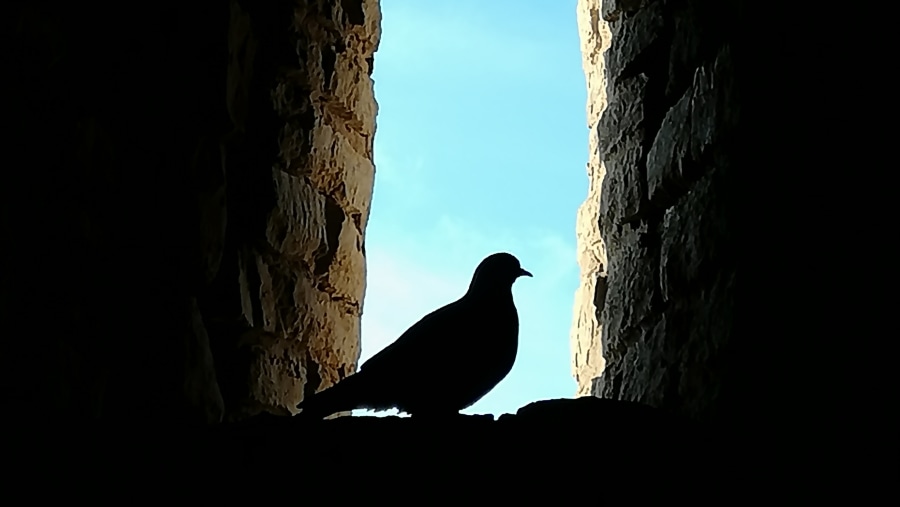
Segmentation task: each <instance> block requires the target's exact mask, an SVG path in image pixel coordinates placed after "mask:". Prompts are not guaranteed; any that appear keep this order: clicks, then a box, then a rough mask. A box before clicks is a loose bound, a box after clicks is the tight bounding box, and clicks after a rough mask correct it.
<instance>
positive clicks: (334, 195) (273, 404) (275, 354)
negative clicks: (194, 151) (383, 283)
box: [225, 0, 381, 412]
mask: <svg viewBox="0 0 900 507" xmlns="http://www.w3.org/2000/svg"><path fill="white" fill-rule="evenodd" d="M242 5H243V4H242V2H237V1H232V3H231V24H230V30H231V32H230V36H229V50H230V60H229V75H228V100H229V113H230V116H231V119H232V121H233V123H234V130H233V132H232V133H231V134H230V135H229V137H228V141H227V147H226V150H225V156H226V164H230V163H233V164H234V166H235V169H236V172H239V173H240V174H241V177H242V178H243V180H242V181H241V182H240V183H238V184H239V185H240V186H241V187H245V186H246V187H248V188H258V189H259V190H260V191H259V193H257V194H256V195H255V198H254V200H253V201H252V202H251V201H250V200H248V201H247V202H248V204H252V206H254V207H256V208H257V209H256V210H253V211H250V210H248V212H247V213H246V215H243V216H242V217H241V218H242V220H244V224H242V225H244V227H240V226H239V227H240V230H241V232H243V233H245V234H243V235H242V236H241V237H236V241H238V242H239V243H240V244H239V246H238V247H237V248H236V251H235V254H236V255H235V258H234V261H235V263H234V270H233V271H232V273H231V276H229V277H228V278H227V280H228V282H226V283H230V284H231V286H230V287H229V289H228V290H227V291H226V293H233V294H240V317H239V318H238V320H239V321H240V324H241V325H244V326H247V327H249V328H250V331H248V332H247V333H246V334H244V335H243V336H242V339H241V340H240V344H239V347H240V348H239V350H237V351H234V352H235V357H237V358H239V359H238V360H237V361H236V364H237V368H236V370H235V374H238V372H239V371H242V370H244V369H245V368H247V367H248V366H249V376H250V378H249V384H247V385H248V387H249V392H248V393H244V392H242V393H240V395H237V396H236V399H248V400H249V401H250V403H249V404H248V405H247V406H246V408H247V409H248V410H249V411H250V412H255V411H257V410H259V409H267V410H270V411H281V412H284V411H285V410H287V411H289V412H294V411H295V410H294V407H296V405H297V404H298V403H299V402H300V401H301V400H302V399H303V396H304V394H309V393H312V392H315V391H316V390H318V389H320V388H325V387H327V386H329V385H331V384H333V383H334V382H336V381H337V380H338V379H340V378H343V377H344V376H346V375H348V374H351V373H353V372H355V371H356V366H357V360H358V359H359V353H360V316H361V311H362V301H363V296H364V292H365V257H364V248H363V243H364V237H365V228H366V223H367V221H368V218H369V205H370V203H371V198H372V189H373V185H374V177H375V168H374V165H373V162H372V160H373V158H372V148H373V139H374V134H375V115H376V111H377V105H376V103H375V98H374V92H373V87H372V79H371V77H370V76H371V73H372V65H373V55H374V52H375V50H376V48H377V46H378V40H379V35H380V25H381V16H380V10H379V5H378V2H377V1H376V0H369V1H362V0H355V1H343V2H326V1H317V2H308V3H307V4H305V5H304V4H302V3H301V4H296V5H295V6H293V7H292V9H293V12H291V10H290V9H288V8H283V9H280V10H279V9H271V10H265V9H266V8H260V7H256V6H252V5H251V4H247V5H246V7H242ZM281 25H284V26H285V28H284V29H282V30H280V31H279V30H278V27H279V26H281ZM261 76H262V77H263V80H262V81H260V77H261ZM276 140H277V156H275V157H274V162H269V161H268V160H267V161H262V160H260V159H259V154H260V153H266V150H267V149H269V147H275V145H274V144H273V141H276ZM273 155H274V153H273ZM261 162H262V163H261ZM254 213H256V215H255V216H254ZM251 219H252V220H256V222H255V223H252V224H247V223H246V222H247V221H249V220H251ZM242 385H243V384H241V385H239V386H238V387H241V386H242Z"/></svg>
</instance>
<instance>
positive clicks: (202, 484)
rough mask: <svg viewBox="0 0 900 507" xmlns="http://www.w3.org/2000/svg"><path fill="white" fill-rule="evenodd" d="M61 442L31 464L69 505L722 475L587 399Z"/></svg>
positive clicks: (577, 489)
mask: <svg viewBox="0 0 900 507" xmlns="http://www.w3.org/2000/svg"><path fill="white" fill-rule="evenodd" d="M61 436H62V435H59V434H58V435H57V437H61ZM65 440H68V443H69V444H72V443H74V444H75V445H65V446H63V448H62V449H64V451H63V452H62V453H56V452H55V451H54V452H53V453H51V456H45V459H44V461H43V462H42V465H44V466H46V465H48V464H53V467H52V468H54V469H55V470H54V472H56V473H59V474H60V475H59V477H60V478H61V479H62V480H63V481H71V484H70V485H69V486H70V487H67V488H66V491H68V493H67V495H68V498H69V499H70V500H71V499H75V498H79V497H80V496H79V494H76V492H81V491H88V490H90V491H92V493H93V494H91V497H92V498H100V497H103V496H104V495H111V498H114V497H115V498H136V497H138V496H140V497H144V496H148V495H149V496H156V495H162V496H164V497H165V498H169V499H174V498H178V499H179V502H182V501H193V500H194V499H196V500H202V501H204V502H209V501H220V500H229V499H230V500H237V499H239V498H255V499H257V500H260V499H262V498H263V497H271V496H277V497H282V498H285V499H290V501H292V502H299V503H303V502H304V501H305V502H306V503H309V504H319V503H325V502H326V501H327V500H326V498H327V497H331V498H333V499H334V500H335V501H339V502H340V501H341V500H348V499H350V498H356V499H366V498H368V499H369V500H371V501H372V502H375V501H376V500H377V501H378V502H379V503H380V502H381V501H388V502H392V503H396V502H397V501H400V502H401V503H407V502H412V503H428V504H430V503H433V502H439V501H442V500H446V499H448V498H450V497H454V498H456V497H458V498H460V499H466V501H467V502H469V501H470V502H473V503H479V502H480V501H481V500H488V499H490V500H491V501H508V500H517V501H518V500H530V501H534V502H540V503H545V502H548V501H550V502H554V501H557V500H560V499H563V498H575V497H580V498H583V499H585V500H589V502H588V503H600V502H601V501H603V500H604V499H607V500H608V499H610V498H613V497H615V498H627V499H630V500H631V501H634V502H639V501H644V500H647V499H651V498H655V499H660V500H661V499H668V500H676V499H687V500H694V501H695V502H696V501H706V500H707V499H714V498H715V495H716V494H717V492H720V491H721V490H722V489H723V488H724V487H725V485H726V483H725V482H723V478H724V477H726V475H727V474H728V471H727V470H726V469H725V467H724V466H723V462H722V460H721V458H720V457H718V456H721V452H720V451H721V449H719V448H717V441H716V439H715V438H714V437H712V435H710V434H709V433H708V432H707V431H705V430H704V429H703V428H702V427H700V426H698V425H695V424H693V423H691V422H688V421H683V420H679V419H675V418H671V417H669V416H667V415H665V414H662V413H660V412H657V411H656V410H653V409H650V408H648V407H645V406H642V405H637V404H632V403H627V402H617V401H612V400H602V399H598V398H579V399H575V400H550V401H543V402H537V403H534V404H531V405H528V406H526V407H524V408H522V409H520V410H519V411H518V413H517V414H516V415H504V416H501V417H500V418H498V419H497V420H496V421H495V420H492V417H491V416H460V417H459V418H458V419H454V420H452V421H451V420H416V419H415V418H399V417H385V418H378V417H345V418H339V419H335V420H330V421H320V422H315V423H307V422H303V423H300V424H298V420H295V419H293V418H288V417H275V416H259V417H256V418H254V419H251V420H248V421H245V422H242V423H239V424H229V425H220V426H217V427H215V428H213V429H204V430H197V429H194V430H191V431H187V432H184V431H182V432H180V433H176V432H174V431H173V430H168V431H166V430H148V429H146V428H145V429H142V430H133V431H125V430H124V429H116V430H113V429H111V428H108V429H106V430H104V431H98V430H97V429H94V430H93V431H92V432H90V437H87V436H86V435H82V438H81V439H80V440H76V439H65ZM72 451H78V452H74V453H73V452H72ZM60 456H61V458H62V459H59V458H60ZM42 468H43V467H42ZM722 472H725V473H724V474H723V473H722ZM43 477H44V478H46V477H47V475H46V473H45V474H44V476H43ZM54 480H55V479H54ZM248 494H249V495H252V496H249V497H248V496H247V495H248ZM117 495H124V496H117ZM173 495H174V496H173ZM546 495H553V496H552V497H550V496H546ZM710 495H713V496H710ZM173 501H174V500H173Z"/></svg>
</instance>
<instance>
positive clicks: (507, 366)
mask: <svg viewBox="0 0 900 507" xmlns="http://www.w3.org/2000/svg"><path fill="white" fill-rule="evenodd" d="M520 276H528V277H530V276H532V275H531V273H529V272H528V271H526V270H524V269H522V267H521V265H520V264H519V260H518V259H516V257H515V256H513V255H511V254H508V253H496V254H493V255H490V256H488V257H487V258H485V259H484V260H483V261H481V263H480V264H479V265H478V267H477V268H476V269H475V274H474V275H473V276H472V281H471V283H470V284H469V289H468V291H467V292H466V293H465V295H463V296H462V297H461V298H460V299H458V300H456V301H454V302H452V303H450V304H448V305H446V306H444V307H442V308H439V309H438V310H435V311H433V312H431V313H429V314H428V315H426V316H425V317H423V318H422V319H421V320H420V321H418V322H417V323H415V324H413V326H412V327H410V328H409V329H407V330H406V332H404V333H403V334H402V335H400V337H399V338H397V340H396V341H395V342H393V343H392V344H390V345H388V346H387V347H385V348H384V349H383V350H381V351H380V352H378V353H377V354H375V355H374V356H372V357H371V358H370V359H369V360H368V361H366V362H365V363H364V364H363V365H362V367H360V369H359V371H358V372H357V373H355V374H353V375H350V376H348V377H346V378H344V379H342V380H340V381H339V382H337V383H336V384H334V385H333V386H331V387H329V388H327V389H325V390H322V391H320V392H318V393H316V394H314V395H312V396H311V397H309V398H308V399H306V400H304V401H303V402H302V403H300V405H298V408H299V409H300V410H301V411H300V413H299V414H298V417H302V418H304V419H306V418H310V419H322V418H324V417H327V416H329V415H332V414H335V413H338V412H345V411H350V410H355V409H368V410H374V411H383V410H390V409H398V410H400V411H402V412H406V413H407V414H409V415H410V416H413V417H416V416H431V417H445V416H453V415H458V414H459V411H460V410H463V409H465V408H468V407H470V406H472V405H473V404H474V403H475V402H477V401H478V400H480V399H481V398H482V397H483V396H484V395H485V394H487V393H488V392H489V391H491V389H493V388H494V387H495V386H496V385H497V384H498V383H500V381H501V380H503V379H504V378H505V377H506V375H507V374H508V373H509V372H510V370H511V369H512V367H513V363H515V360H516V353H517V351H518V346H519V316H518V313H517V312H516V306H515V304H514V302H513V297H512V285H513V282H515V281H516V279H518V278H519V277H520Z"/></svg>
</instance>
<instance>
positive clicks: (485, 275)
mask: <svg viewBox="0 0 900 507" xmlns="http://www.w3.org/2000/svg"><path fill="white" fill-rule="evenodd" d="M520 276H531V273H529V272H528V271H525V270H524V269H522V266H521V265H520V264H519V259H516V257H515V256H514V255H512V254H508V253H505V252H502V253H495V254H493V255H490V256H488V257H486V258H485V259H484V260H483V261H481V264H479V265H478V267H477V268H476V269H475V275H474V276H473V277H472V283H471V285H469V290H470V291H471V290H473V289H474V290H485V289H487V290H490V289H506V290H509V289H510V288H511V287H512V284H513V282H515V281H516V279H518V278H519V277H520Z"/></svg>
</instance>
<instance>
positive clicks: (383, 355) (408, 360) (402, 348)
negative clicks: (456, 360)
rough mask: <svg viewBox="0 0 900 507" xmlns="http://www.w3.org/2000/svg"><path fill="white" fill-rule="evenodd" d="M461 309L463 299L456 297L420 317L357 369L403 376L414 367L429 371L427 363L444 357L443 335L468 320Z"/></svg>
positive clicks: (452, 332) (449, 334)
mask: <svg viewBox="0 0 900 507" xmlns="http://www.w3.org/2000/svg"><path fill="white" fill-rule="evenodd" d="M464 308H465V305H464V302H463V300H458V301H455V302H453V303H450V304H448V305H446V306H443V307H441V308H439V309H437V310H435V311H433V312H431V313H429V314H428V315H426V316H424V317H422V319H421V320H419V321H418V322H416V323H415V324H413V325H412V326H411V327H410V328H409V329H407V330H406V331H405V332H404V333H403V334H401V335H400V337H399V338H397V340H395V341H394V342H393V343H391V344H390V345H388V346H387V347H385V348H383V349H382V350H381V351H379V352H378V353H377V354H375V355H374V356H372V357H371V358H370V359H369V360H368V361H366V362H365V363H364V364H363V365H362V367H361V368H360V372H363V371H366V372H372V373H375V370H381V371H384V373H388V374H396V375H405V374H408V373H412V372H413V370H417V369H425V370H426V371H427V370H429V369H430V367H429V362H434V361H441V360H442V359H445V357H444V355H445V354H444V352H445V351H446V349H447V348H448V347H447V346H448V343H447V342H446V340H445V339H444V338H445V337H450V336H453V335H456V334H457V333H456V332H455V331H454V330H455V329H457V328H459V327H460V326H461V325H465V324H466V323H467V321H468V320H469V319H468V318H467V317H466V316H465V311H464ZM432 364H433V363H432Z"/></svg>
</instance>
